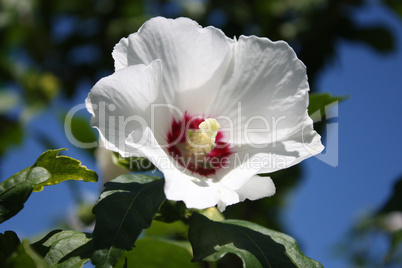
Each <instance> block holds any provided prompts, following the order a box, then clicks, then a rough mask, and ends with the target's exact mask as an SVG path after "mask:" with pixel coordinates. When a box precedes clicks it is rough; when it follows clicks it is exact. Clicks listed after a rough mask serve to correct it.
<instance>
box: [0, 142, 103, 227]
mask: <svg viewBox="0 0 402 268" xmlns="http://www.w3.org/2000/svg"><path fill="white" fill-rule="evenodd" d="M61 150H64V149H58V150H49V151H46V152H44V153H43V154H41V155H40V156H39V158H38V159H37V160H36V162H35V163H34V164H33V165H32V166H30V167H27V168H25V169H24V170H22V171H20V172H18V173H17V174H14V175H13V176H11V177H10V178H8V179H7V180H5V181H4V182H2V183H0V223H1V222H3V221H5V220H7V219H9V218H10V217H12V216H14V215H15V214H17V213H18V212H19V211H20V210H21V209H22V208H23V207H24V203H25V201H26V200H27V199H28V197H29V196H30V194H31V193H32V191H40V190H42V189H43V186H44V185H53V184H56V183H59V182H62V181H65V180H83V181H92V182H95V181H96V180H97V174H96V173H95V172H94V171H92V170H89V169H87V168H86V167H84V166H82V165H81V162H80V161H78V160H75V159H73V158H71V157H67V156H57V155H58V153H59V152H60V151H61Z"/></svg>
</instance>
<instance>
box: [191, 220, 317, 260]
mask: <svg viewBox="0 0 402 268" xmlns="http://www.w3.org/2000/svg"><path fill="white" fill-rule="evenodd" d="M189 239H190V242H191V245H192V247H193V250H194V259H193V260H194V261H200V260H203V259H205V258H207V257H208V256H210V255H213V254H215V255H213V256H212V258H217V256H218V255H216V252H217V251H219V252H220V254H221V256H223V255H224V254H225V253H235V254H237V253H238V255H239V256H240V257H241V258H242V259H243V261H244V264H245V263H246V262H249V263H252V262H255V260H253V259H252V258H251V257H248V256H247V254H245V253H244V251H237V249H239V250H246V251H248V252H250V253H251V254H253V255H254V256H255V257H256V259H257V260H258V261H259V263H260V265H261V266H262V267H322V266H321V264H319V263H318V262H316V261H314V260H311V259H309V258H308V257H306V256H305V255H303V254H302V253H301V251H300V249H299V247H298V246H297V243H296V242H295V240H294V239H293V238H291V237H289V236H287V235H285V234H282V233H279V232H275V231H272V230H269V229H267V228H264V227H262V226H259V225H257V224H253V223H250V222H247V221H235V220H226V221H223V222H215V221H211V220H209V219H208V218H206V217H204V216H202V215H200V214H198V213H194V214H193V216H192V218H191V222H190V229H189Z"/></svg>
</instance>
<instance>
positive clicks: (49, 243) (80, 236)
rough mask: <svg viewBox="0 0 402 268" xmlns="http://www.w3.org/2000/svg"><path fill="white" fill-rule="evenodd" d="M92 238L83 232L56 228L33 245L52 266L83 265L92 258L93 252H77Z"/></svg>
mask: <svg viewBox="0 0 402 268" xmlns="http://www.w3.org/2000/svg"><path fill="white" fill-rule="evenodd" d="M90 240H91V237H90V236H89V235H88V234H85V233H82V232H78V231H72V230H68V231H61V230H56V231H52V232H50V233H49V234H48V235H47V236H46V237H44V238H43V239H42V240H40V241H38V242H36V243H35V244H33V245H32V247H33V248H34V249H35V250H36V251H37V252H38V253H40V254H42V255H43V256H44V260H45V261H46V262H47V264H48V265H49V266H50V267H82V266H83V265H84V264H85V263H86V262H88V261H89V260H90V256H91V254H88V256H80V255H79V254H76V253H77V251H78V250H80V249H81V248H82V247H83V246H85V245H86V244H88V243H89V241H90ZM91 248H92V247H91Z"/></svg>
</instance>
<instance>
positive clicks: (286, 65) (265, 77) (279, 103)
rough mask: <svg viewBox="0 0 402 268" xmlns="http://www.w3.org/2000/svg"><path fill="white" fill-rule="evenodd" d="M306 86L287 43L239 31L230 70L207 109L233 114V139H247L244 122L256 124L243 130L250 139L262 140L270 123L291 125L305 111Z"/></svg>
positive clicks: (268, 136) (235, 141)
mask: <svg viewBox="0 0 402 268" xmlns="http://www.w3.org/2000/svg"><path fill="white" fill-rule="evenodd" d="M308 90H309V87H308V83H307V76H306V68H305V66H304V64H303V63H302V62H301V61H300V60H298V59H297V57H296V54H295V53H294V51H293V50H292V49H291V48H290V47H289V45H288V44H287V43H285V42H282V41H279V42H272V41H270V40H269V39H267V38H258V37H255V36H251V37H245V36H241V37H240V38H239V40H238V42H236V43H235V49H234V66H233V72H232V73H231V76H230V77H229V79H228V80H227V82H226V83H225V84H224V85H223V87H222V88H221V90H220V92H219V94H218V96H217V98H216V99H215V101H214V103H213V104H212V105H211V106H210V110H213V113H214V114H218V115H223V116H228V117H230V118H232V119H234V122H233V127H234V129H233V137H232V140H231V142H232V144H239V143H248V142H247V140H245V137H244V133H243V130H244V128H245V127H247V128H248V129H251V130H254V129H256V130H257V131H254V133H248V135H249V138H250V140H251V141H252V142H255V143H261V142H263V143H267V139H268V140H270V139H272V137H271V134H270V133H271V131H270V129H272V128H276V129H277V128H280V129H285V128H288V127H291V126H293V125H294V124H295V123H296V122H297V121H299V119H300V117H302V116H303V115H304V112H305V111H306V110H307V105H308ZM211 113H212V112H211ZM284 118H285V119H284ZM238 119H239V120H238ZM259 129H268V131H266V132H260V133H258V130H259ZM279 138H280V137H279Z"/></svg>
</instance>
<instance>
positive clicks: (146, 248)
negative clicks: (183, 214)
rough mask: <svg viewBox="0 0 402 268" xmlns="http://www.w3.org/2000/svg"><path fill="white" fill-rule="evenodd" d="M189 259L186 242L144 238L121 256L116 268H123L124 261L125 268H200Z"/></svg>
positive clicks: (188, 247)
mask: <svg viewBox="0 0 402 268" xmlns="http://www.w3.org/2000/svg"><path fill="white" fill-rule="evenodd" d="M191 258H192V254H191V246H190V244H189V243H188V242H187V243H185V242H177V241H171V240H167V239H163V238H151V237H145V238H141V239H139V240H137V242H136V243H135V248H133V249H132V250H130V251H126V252H125V253H124V254H123V255H122V256H121V258H120V260H119V262H118V264H117V266H116V267H118V268H123V267H124V263H125V261H127V267H147V268H160V267H163V268H176V267H180V268H181V267H183V268H186V267H188V268H190V267H200V266H199V265H198V264H197V263H192V262H191Z"/></svg>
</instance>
